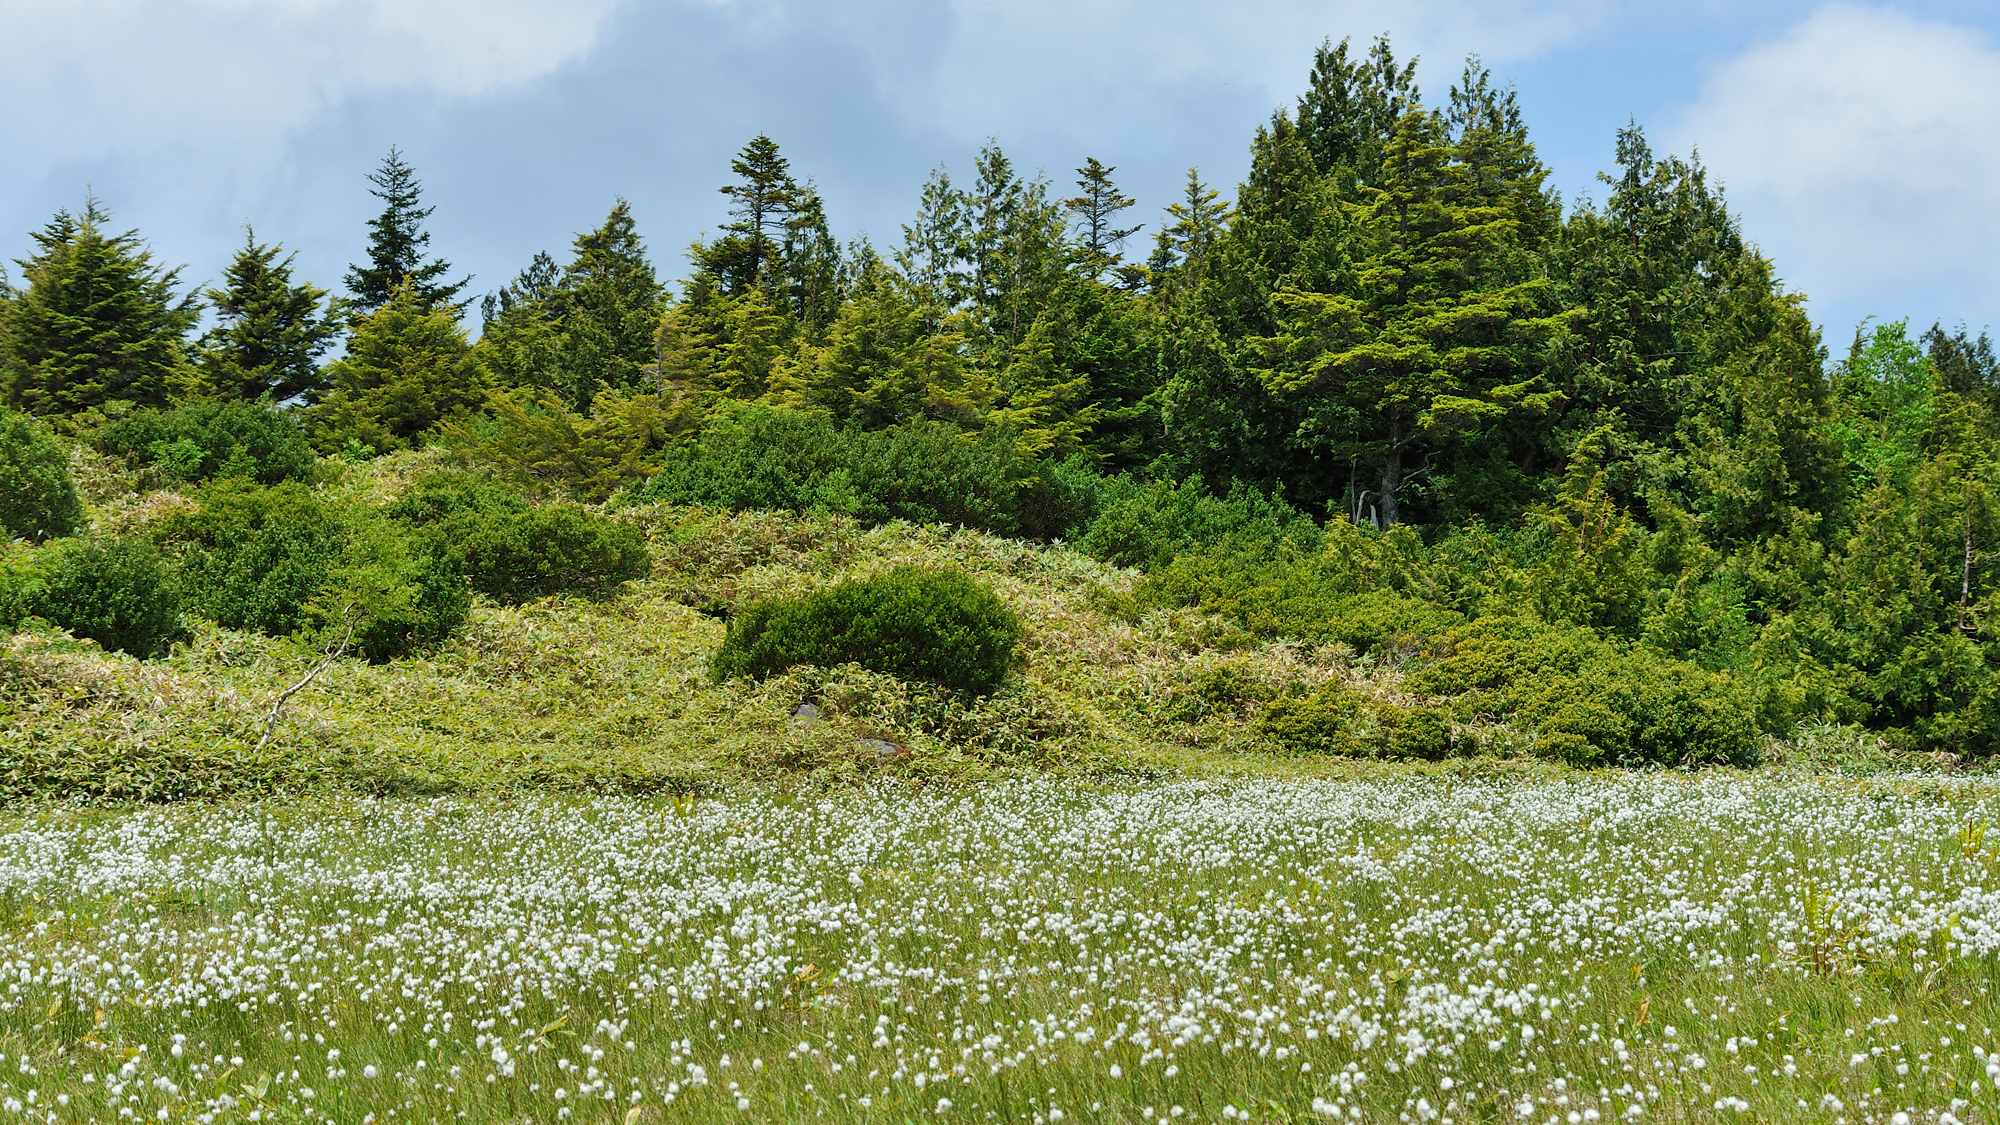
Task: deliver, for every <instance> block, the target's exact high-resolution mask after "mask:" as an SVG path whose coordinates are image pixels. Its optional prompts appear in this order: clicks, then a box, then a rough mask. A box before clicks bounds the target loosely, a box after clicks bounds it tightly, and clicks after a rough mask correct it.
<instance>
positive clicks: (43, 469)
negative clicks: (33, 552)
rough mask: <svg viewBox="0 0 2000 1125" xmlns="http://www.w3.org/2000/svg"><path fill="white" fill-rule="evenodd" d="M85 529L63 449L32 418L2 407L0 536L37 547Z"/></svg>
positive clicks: (0, 416)
mask: <svg viewBox="0 0 2000 1125" xmlns="http://www.w3.org/2000/svg"><path fill="white" fill-rule="evenodd" d="M82 525H83V501H82V500H81V499H80V498H79V497H78V496H77V492H76V482H75V481H73V480H71V479H70V475H69V461H68V459H67V458H65V457H64V456H63V451H62V447H60V446H58V445H57V444H56V442H55V439H54V438H53V437H51V436H50V435H49V432H48V431H47V430H46V429H44V428H42V426H41V424H40V423H38V422H36V421H35V420H34V419H33V418H31V417H29V416H28V415H26V414H22V413H20V412H19V411H15V410H8V409H6V408H5V407H0V537H4V538H8V539H15V538H20V539H27V540H30V541H32V542H37V543H39V542H41V541H42V540H44V539H59V538H61V537H63V536H65V535H73V534H75V533H76V530H77V528H79V527H81V526H82Z"/></svg>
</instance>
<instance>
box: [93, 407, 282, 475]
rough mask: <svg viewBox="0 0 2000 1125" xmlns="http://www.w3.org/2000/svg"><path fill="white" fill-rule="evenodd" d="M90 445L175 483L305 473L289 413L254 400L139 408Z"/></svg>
mask: <svg viewBox="0 0 2000 1125" xmlns="http://www.w3.org/2000/svg"><path fill="white" fill-rule="evenodd" d="M94 440H95V442H96V445H97V448H99V449H100V450H103V451H104V452H106V453H109V454H112V455H114V456H120V457H124V458H126V459H127V460H128V461H131V462H134V463H137V464H144V465H150V466H152V468H153V469H154V471H156V472H158V473H159V474H160V475H161V476H163V477H165V478H166V479H167V480H169V481H171V482H173V483H176V484H193V483H198V482H201V481H207V480H212V479H214V478H216V477H247V478H249V479H251V480H254V481H256V482H258V483H259V484H277V483H279V482H280V481H287V480H300V481H302V480H305V479H307V478H308V477H310V476H311V475H312V471H313V465H314V463H315V462H314V458H313V451H312V447H311V446H310V445H308V444H307V443H306V436H305V431H304V430H303V429H301V428H300V427H299V423H298V421H297V419H296V418H295V417H294V416H293V415H292V414H290V413H288V412H286V411H283V410H278V409H276V408H274V407H272V406H270V405H268V404H266V403H262V402H221V401H218V402H191V403H187V404H185V405H182V406H176V407H174V408H173V409H171V410H141V411H137V412H135V413H132V414H128V415H126V416H125V417H123V418H120V419H118V420H116V421H114V422H110V423H108V424H106V425H105V426H104V427H103V428H102V429H100V430H98V431H97V434H96V437H95V439H94Z"/></svg>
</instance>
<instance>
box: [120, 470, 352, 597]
mask: <svg viewBox="0 0 2000 1125" xmlns="http://www.w3.org/2000/svg"><path fill="white" fill-rule="evenodd" d="M196 499H197V501H198V503H197V506H196V507H195V508H194V509H193V510H192V511H185V512H177V513H174V514H173V515H171V516H169V517H168V518H167V519H166V520H164V521H162V523H161V525H160V529H159V534H160V536H161V538H162V540H163V541H165V542H166V543H168V544H170V545H171V547H172V549H174V550H177V551H178V552H179V554H180V574H181V589H182V591H183V593H184V595H185V597H186V598H187V602H188V607H189V608H190V609H192V610H193V611H194V612H196V613H199V614H201V615H202V616H204V617H207V618H209V619H210V620H212V621H214V622H216V623H217V624H220V625H226V626H228V627H229V628H232V629H250V630H254V631H256V632H260V633H267V634H269V635H271V636H286V635H288V634H291V633H294V632H297V631H298V630H299V628H300V627H301V626H302V625H304V624H305V607H306V603H308V602H310V601H311V600H312V599H313V596H314V595H315V594H318V593H319V592H320V589H321V587H323V586H325V585H326V582H327V577H328V575H329V574H330V573H331V571H332V569H333V567H334V565H335V563H336V562H337V561H338V560H339V557H340V552H341V548H342V546H343V544H344V542H345V539H346V535H347V529H346V528H345V527H343V526H342V524H341V521H340V519H339V518H338V517H337V516H336V514H335V513H334V512H333V511H332V510H331V509H330V508H329V507H328V506H327V505H326V504H324V503H322V502H321V501H320V500H319V499H318V498H317V497H315V496H314V495H313V494H312V492H311V490H309V489H307V488H306V487H305V486H304V485H301V484H296V483H286V484H281V485H278V486H276V487H274V488H260V487H258V486H256V485H255V484H252V483H250V482H249V481H246V480H242V479H234V478H232V479H224V480H220V481H217V482H215V483H214V484H211V485H208V486H207V487H205V488H203V489H201V491H200V492H199V493H197V495H196Z"/></svg>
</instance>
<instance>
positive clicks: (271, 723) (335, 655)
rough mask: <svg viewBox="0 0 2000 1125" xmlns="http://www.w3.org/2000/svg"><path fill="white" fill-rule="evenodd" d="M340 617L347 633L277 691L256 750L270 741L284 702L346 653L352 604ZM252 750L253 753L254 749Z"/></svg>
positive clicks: (350, 638) (351, 629)
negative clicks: (303, 671)
mask: <svg viewBox="0 0 2000 1125" xmlns="http://www.w3.org/2000/svg"><path fill="white" fill-rule="evenodd" d="M340 619H341V620H342V621H345V622H346V623H347V635H346V636H343V637H341V638H340V644H339V645H338V646H336V647H333V648H327V649H322V650H321V651H322V652H324V653H326V658H325V659H324V660H321V661H320V662H319V663H318V664H315V665H313V668H312V671H310V672H307V673H306V674H305V677H304V678H303V679H301V680H300V681H299V682H298V683H295V684H293V685H292V686H291V687H288V688H286V689H285V690H284V691H282V692H279V693H278V699H277V702H275V703H273V704H271V717H270V718H268V719H266V720H264V737H262V738H260V739H258V740H257V750H262V749H264V744H265V743H267V742H269V741H271V735H272V733H273V732H274V731H276V730H277V729H278V718H279V716H280V715H282V714H283V713H284V710H285V703H286V702H287V701H288V700H290V699H291V698H292V697H293V696H294V695H297V694H298V693H299V692H301V691H304V690H305V687H306V685H307V684H310V683H312V682H313V680H314V679H315V678H317V677H318V676H319V674H320V673H321V672H324V671H326V670H327V669H328V668H329V667H331V666H332V664H333V662H334V661H336V660H339V659H340V658H341V657H342V656H345V655H346V654H347V646H348V645H349V644H350V643H352V642H353V640H354V606H352V605H349V606H348V607H347V608H346V609H344V610H342V611H341V614H340ZM252 752H253V753H255V752H256V751H252Z"/></svg>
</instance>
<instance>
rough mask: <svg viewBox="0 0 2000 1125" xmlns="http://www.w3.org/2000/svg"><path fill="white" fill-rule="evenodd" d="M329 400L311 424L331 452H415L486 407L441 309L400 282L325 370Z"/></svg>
mask: <svg viewBox="0 0 2000 1125" xmlns="http://www.w3.org/2000/svg"><path fill="white" fill-rule="evenodd" d="M327 376H328V382H329V384H330V386H329V388H328V390H327V392H326V395H325V396H324V397H323V398H322V399H321V401H320V402H319V403H318V404H317V405H315V406H314V407H312V410H311V413H310V414H309V416H308V420H309V422H310V424H311V426H312V429H313V431H314V439H315V442H316V443H317V444H318V445H319V446H320V447H321V448H322V449H324V450H327V451H329V452H332V451H335V450H339V449H342V448H347V447H349V446H350V444H351V443H353V444H359V445H361V446H366V447H368V448H370V449H373V450H375V451H376V452H386V451H388V450H391V449H402V448H406V447H408V446H411V445H413V444H415V443H416V442H417V441H418V440H419V439H420V438H422V436H423V435H424V434H426V433H428V432H429V431H430V430H431V429H432V428H433V427H435V426H437V425H438V423H440V422H443V421H446V420H448V419H450V418H453V417H456V416H459V415H462V414H467V413H470V412H472V411H474V410H477V409H479V407H480V406H481V405H482V404H484V402H485V401H486V379H485V373H484V371H483V370H482V369H481V368H480V366H479V363H478V362H477V359H476V357H474V356H473V355H472V354H471V345H470V344H468V343H467V342H466V338H465V330H464V329H463V328H461V327H459V325H458V323H457V322H456V321H455V320H454V319H453V318H452V316H451V315H450V314H449V312H448V311H447V309H446V308H445V307H444V306H440V305H439V304H437V303H436V302H434V301H432V300H430V299H429V298H427V297H425V296H424V295H423V294H422V293H420V292H419V291H418V290H417V288H416V287H415V286H414V285H412V284H410V283H408V282H405V283H403V284H401V285H398V286H397V287H396V289H395V291H394V292H393V293H391V294H390V297H389V301H388V303H387V304H385V305H383V306H382V307H381V308H379V309H376V310H375V311H374V312H372V313H369V314H368V315H366V316H363V317H361V318H359V319H358V320H356V321H355V324H354V333H353V335H352V336H351V337H349V339H348V342H347V354H346V355H344V356H342V357H341V358H340V359H339V360H337V361H335V362H334V363H332V364H331V365H329V367H328V370H327Z"/></svg>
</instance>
